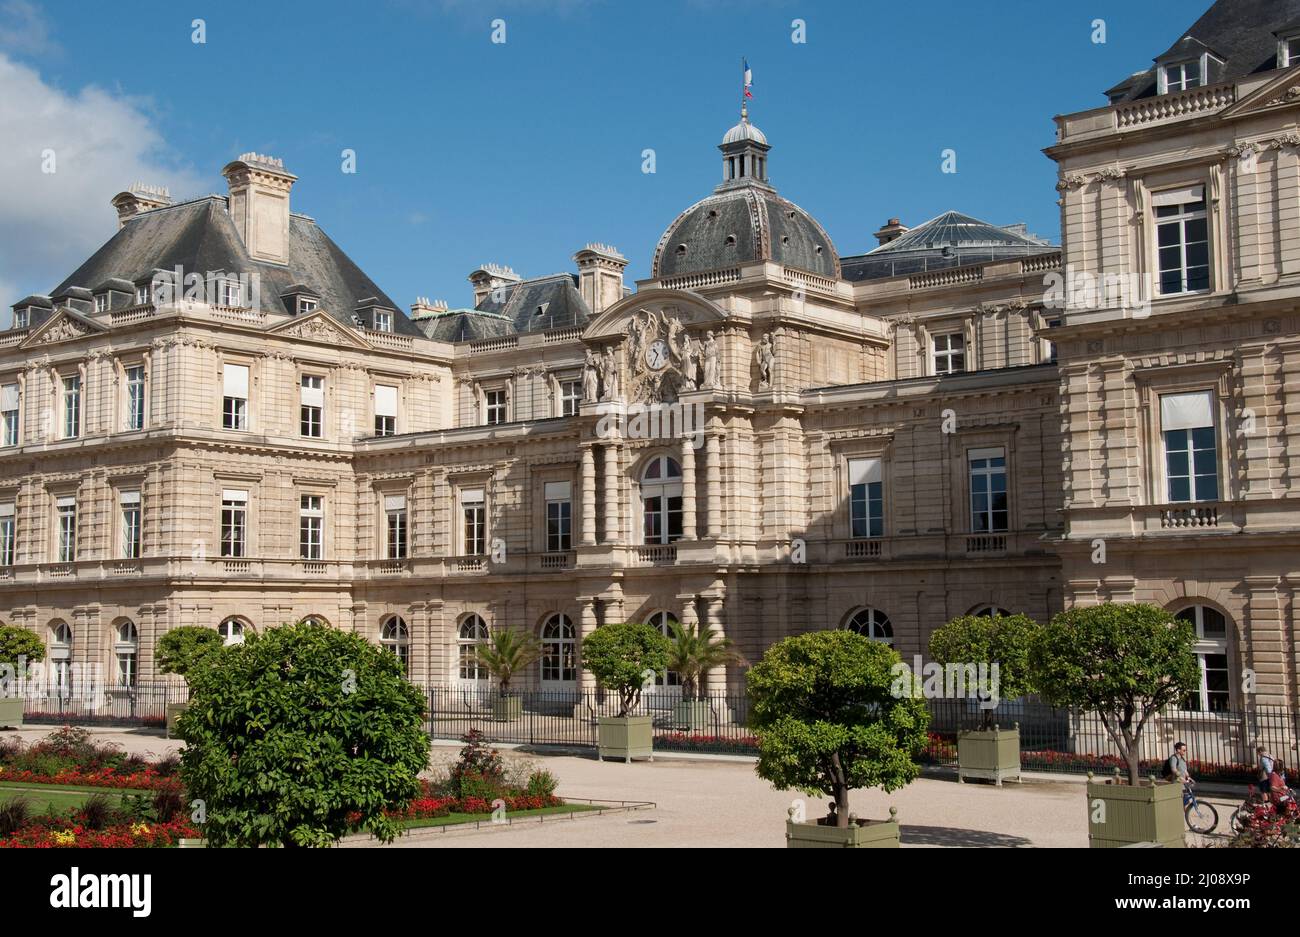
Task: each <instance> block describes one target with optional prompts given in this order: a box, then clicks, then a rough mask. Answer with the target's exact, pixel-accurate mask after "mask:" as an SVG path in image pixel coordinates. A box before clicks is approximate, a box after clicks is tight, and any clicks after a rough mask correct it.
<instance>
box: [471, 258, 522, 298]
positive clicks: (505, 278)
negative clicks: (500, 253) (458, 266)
mask: <svg viewBox="0 0 1300 937" xmlns="http://www.w3.org/2000/svg"><path fill="white" fill-rule="evenodd" d="M469 282H470V283H472V284H474V305H475V306H478V304H479V303H481V302H483V300H484V299H485V298H487V297H488V296H489V295H490V294H491V293H492V292H493V291H495V290H497V289H501V288H504V287H507V286H513V285H514V284H516V283H521V282H523V277H521V276H520V275H519V274H517V273H515V272H514V271H513V270H511V269H510V268H509V267H504V266H502V265H501V264H484V265H483V266H481V267H479V268H478V269H477V270H475V271H474V272H473V273H471V274H470V275H469Z"/></svg>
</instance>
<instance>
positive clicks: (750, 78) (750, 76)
mask: <svg viewBox="0 0 1300 937" xmlns="http://www.w3.org/2000/svg"><path fill="white" fill-rule="evenodd" d="M740 61H741V65H742V66H743V67H744V69H745V97H747V98H752V97H753V96H754V93H753V92H752V91H750V90H749V89H750V87H751V86H752V85H753V84H754V73H753V72H752V71H750V69H749V60H748V59H741V60H740Z"/></svg>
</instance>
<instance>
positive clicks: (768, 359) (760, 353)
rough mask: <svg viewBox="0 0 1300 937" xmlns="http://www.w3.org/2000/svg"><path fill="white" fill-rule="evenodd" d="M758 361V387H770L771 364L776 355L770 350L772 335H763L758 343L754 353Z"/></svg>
mask: <svg viewBox="0 0 1300 937" xmlns="http://www.w3.org/2000/svg"><path fill="white" fill-rule="evenodd" d="M754 357H755V358H757V359H758V386H759V387H760V388H763V387H771V386H772V362H773V361H774V360H775V359H776V353H775V351H774V350H773V348H772V335H771V333H770V332H769V333H768V334H767V335H764V336H763V338H762V339H761V340H760V341H759V343H758V350H757V351H756V352H755V353H754Z"/></svg>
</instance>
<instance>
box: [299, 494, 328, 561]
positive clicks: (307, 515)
mask: <svg viewBox="0 0 1300 937" xmlns="http://www.w3.org/2000/svg"><path fill="white" fill-rule="evenodd" d="M324 527H325V499H324V498H322V497H321V496H320V495H303V496H302V497H301V498H299V499H298V555H299V556H300V557H302V558H303V559H304V560H319V559H320V558H321V556H322V555H323V551H322V542H323V541H322V534H323V532H324Z"/></svg>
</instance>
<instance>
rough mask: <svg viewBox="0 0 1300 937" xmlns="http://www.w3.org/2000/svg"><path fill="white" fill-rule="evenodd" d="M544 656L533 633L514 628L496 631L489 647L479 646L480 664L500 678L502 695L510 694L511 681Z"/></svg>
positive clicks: (497, 679)
mask: <svg viewBox="0 0 1300 937" xmlns="http://www.w3.org/2000/svg"><path fill="white" fill-rule="evenodd" d="M541 656H542V645H541V643H540V642H538V640H537V639H536V638H535V637H533V636H532V635H531V634H528V633H527V632H524V631H516V630H515V629H513V628H507V629H506V630H505V631H497V632H494V633H493V634H492V635H491V636H490V637H489V639H488V642H487V643H486V644H480V645H479V646H478V659H479V663H481V664H482V665H483V667H484V668H485V669H486V670H487V672H488V673H490V674H491V675H492V676H493V677H494V678H495V679H496V681H497V684H498V686H499V687H500V692H501V695H502V696H505V695H506V694H507V692H508V691H509V689H510V681H511V680H513V679H514V678H515V677H516V676H518V675H519V673H520V672H522V671H523V670H525V669H526V668H528V667H530V666H532V665H533V664H535V663H536V662H537V659H538V658H539V657H541Z"/></svg>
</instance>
